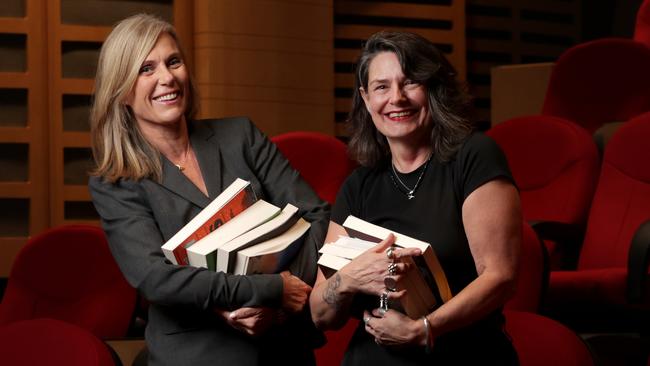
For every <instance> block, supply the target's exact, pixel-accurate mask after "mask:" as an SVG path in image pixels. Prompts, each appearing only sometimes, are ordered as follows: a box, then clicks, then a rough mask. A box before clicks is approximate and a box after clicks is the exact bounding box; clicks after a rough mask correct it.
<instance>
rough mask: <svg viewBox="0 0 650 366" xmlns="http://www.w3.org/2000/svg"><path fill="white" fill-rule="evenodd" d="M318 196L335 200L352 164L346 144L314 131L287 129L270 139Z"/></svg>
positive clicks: (330, 201)
mask: <svg viewBox="0 0 650 366" xmlns="http://www.w3.org/2000/svg"><path fill="white" fill-rule="evenodd" d="M271 141H273V142H274V143H275V145H276V146H277V147H278V149H279V150H280V151H281V152H282V154H283V155H284V156H285V157H286V158H287V160H289V163H290V164H291V166H293V167H294V169H296V170H297V171H298V172H300V175H301V176H302V177H303V179H304V180H305V181H306V182H307V183H308V184H309V185H310V186H311V187H312V188H313V189H314V191H316V193H317V194H318V196H319V197H320V198H321V199H323V200H325V201H327V202H329V203H334V201H335V200H336V194H337V193H338V191H339V188H340V187H341V184H342V183H343V181H344V180H345V178H347V177H348V175H349V174H350V173H351V172H352V170H353V169H354V167H355V164H354V163H353V162H352V161H351V160H350V159H349V158H348V155H347V148H346V146H345V144H344V143H343V142H341V141H339V140H338V139H336V138H335V137H333V136H329V135H325V134H322V133H317V132H306V131H297V132H288V133H285V134H282V135H278V136H275V137H273V138H271Z"/></svg>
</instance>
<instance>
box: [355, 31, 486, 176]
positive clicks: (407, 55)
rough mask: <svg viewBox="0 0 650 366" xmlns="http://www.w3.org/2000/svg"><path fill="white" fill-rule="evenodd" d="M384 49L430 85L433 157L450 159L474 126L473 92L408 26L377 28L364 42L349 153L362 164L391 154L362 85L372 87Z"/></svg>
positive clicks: (409, 73) (406, 71)
mask: <svg viewBox="0 0 650 366" xmlns="http://www.w3.org/2000/svg"><path fill="white" fill-rule="evenodd" d="M382 52H393V53H394V54H395V55H396V56H397V58H398V60H399V63H400V65H401V66H402V72H403V73H404V75H405V76H406V77H407V78H409V79H411V80H413V81H416V82H418V83H420V84H422V85H424V86H425V87H426V91H427V100H428V109H429V115H430V116H431V119H432V121H431V139H430V140H431V146H432V148H433V157H434V158H435V159H437V160H438V161H440V162H447V161H449V159H450V158H451V157H452V156H453V155H454V153H455V152H456V150H458V148H459V147H460V145H461V144H462V142H463V140H464V139H465V138H466V137H467V136H468V135H469V134H470V133H471V132H472V130H473V125H472V124H471V123H470V122H469V120H468V119H467V112H468V109H469V104H470V97H469V95H468V94H467V92H466V88H465V86H464V85H461V84H460V83H459V82H458V80H457V79H456V70H455V69H454V67H453V66H452V65H451V64H450V63H449V61H448V60H447V59H446V58H445V56H444V55H443V54H442V52H440V51H439V50H438V48H437V47H436V46H435V45H434V44H433V43H431V42H430V41H428V40H427V39H425V38H423V37H422V36H419V35H417V34H413V33H408V32H387V31H383V32H379V33H375V34H374V35H372V36H371V37H370V38H369V39H368V40H367V41H366V43H365V44H364V46H363V49H362V52H361V55H360V56H359V60H358V61H357V68H356V77H355V82H354V91H353V93H354V94H353V96H352V109H351V110H350V113H349V115H348V119H347V124H348V128H349V132H350V142H349V152H350V155H351V156H352V157H353V158H354V159H356V160H357V161H358V162H359V163H360V164H361V165H364V166H370V167H373V166H376V165H377V164H378V163H379V162H380V161H382V160H383V159H385V158H387V157H389V156H390V149H389V147H388V142H387V140H386V137H385V136H384V135H382V134H381V133H380V132H379V131H378V130H377V128H376V127H375V125H374V123H373V122H372V118H371V116H370V113H369V112H368V110H367V109H366V106H365V104H364V102H363V98H362V96H361V92H360V90H359V88H361V87H362V88H363V89H364V90H368V69H369V67H370V63H371V62H372V60H373V59H374V57H375V56H376V55H377V54H379V53H382Z"/></svg>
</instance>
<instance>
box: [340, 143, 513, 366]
mask: <svg viewBox="0 0 650 366" xmlns="http://www.w3.org/2000/svg"><path fill="white" fill-rule="evenodd" d="M425 169H426V170H425ZM423 171H424V173H423ZM395 174H397V177H399V180H398V179H396V177H395ZM421 174H423V175H422V178H421V181H420V182H419V184H418V187H417V189H416V190H415V192H414V197H413V198H412V199H408V197H407V194H406V192H407V189H406V188H405V187H404V186H403V185H402V182H403V183H404V184H405V185H406V186H407V187H408V188H409V189H412V188H413V186H414V185H415V184H416V182H417V181H418V179H419V178H420V175H421ZM497 178H504V179H507V180H510V181H513V179H512V175H511V173H510V170H509V168H508V163H507V161H506V158H505V156H504V155H503V153H502V151H501V150H500V149H499V147H498V146H497V145H496V143H495V142H494V141H493V140H492V139H490V138H489V137H487V136H485V135H483V134H480V133H475V134H472V135H471V136H470V137H468V139H467V140H466V141H465V143H464V144H463V146H462V147H461V148H460V149H459V151H458V152H457V153H456V155H455V157H454V158H452V160H450V161H449V162H447V163H440V162H438V161H437V160H436V159H435V158H433V159H431V160H430V161H429V163H428V166H427V163H425V164H423V165H422V166H421V167H420V168H418V169H416V170H415V171H413V172H411V173H409V174H400V173H396V171H395V172H394V171H393V169H392V166H391V162H390V160H387V161H385V162H384V163H382V164H380V165H379V166H378V167H376V168H359V169H357V170H356V171H354V172H353V173H352V175H351V176H350V177H349V178H348V179H347V180H346V182H345V183H344V184H343V187H342V188H341V190H340V192H339V195H338V197H337V200H336V203H335V204H334V207H333V210H332V211H333V212H332V218H331V220H332V221H334V222H336V223H338V224H341V225H342V224H343V222H344V221H345V219H346V218H347V216H348V215H354V216H357V217H359V218H361V219H363V220H366V221H368V222H371V223H373V224H376V225H380V226H382V227H385V228H387V229H390V230H395V231H396V232H399V233H402V234H405V235H408V236H411V237H413V238H416V239H420V240H423V241H425V242H428V243H430V244H431V245H432V247H433V249H434V251H435V253H436V255H437V256H438V259H439V260H440V263H441V265H442V267H443V269H444V271H445V274H446V275H447V279H448V280H449V284H450V287H451V290H452V294H453V295H455V294H457V293H458V292H460V291H461V290H462V289H463V288H465V287H466V286H467V285H468V284H469V283H470V282H472V281H473V280H474V279H476V277H477V276H478V274H477V273H476V268H475V264H474V260H473V257H472V255H471V252H470V248H469V244H468V241H467V236H466V235H465V230H464V228H463V221H462V205H463V202H464V201H465V199H466V198H467V196H468V195H469V194H470V193H472V192H473V191H474V190H475V189H476V188H478V187H479V186H481V185H483V184H485V183H486V182H489V181H491V180H494V179H497ZM400 180H401V182H400ZM363 303H366V304H370V305H371V307H375V308H376V307H377V303H378V301H377V299H376V298H375V299H372V301H370V302H367V301H363ZM366 308H367V307H366ZM479 323H480V325H478V324H476V325H474V326H473V328H474V329H476V328H481V332H482V331H483V330H485V331H490V330H492V331H499V332H500V329H501V326H502V316H501V314H500V311H499V312H497V313H496V314H493V315H491V316H489V317H488V318H486V319H485V320H484V321H481V322H479ZM361 326H362V324H361ZM358 330H360V331H361V332H357V334H356V336H355V338H358V337H362V338H367V339H366V340H365V341H367V340H368V339H370V338H371V337H370V336H369V335H368V334H367V333H365V330H363V328H362V327H361V328H360V329H358ZM355 341H356V343H359V342H360V341H361V340H360V339H355ZM355 341H353V344H352V345H351V347H350V349H349V350H348V353H349V354H348V356H347V360H346V361H348V362H347V363H346V364H356V363H355V362H351V360H352V359H355V357H353V356H354V353H355V347H354V344H355ZM370 341H372V339H370ZM438 343H440V342H438V341H437V342H436V345H437V344H438ZM372 345H374V342H370V344H369V345H368V347H369V349H367V350H366V351H364V353H366V352H373V351H372V350H380V349H381V348H380V347H378V346H376V345H375V346H372ZM411 353H412V352H411ZM466 353H467V352H466ZM378 355H381V357H378V359H377V362H379V363H384V362H388V360H389V359H390V363H391V364H393V362H395V360H393V359H391V358H390V357H389V358H386V357H384V356H385V355H383V352H382V353H378ZM364 357H367V355H364ZM366 362H367V361H366Z"/></svg>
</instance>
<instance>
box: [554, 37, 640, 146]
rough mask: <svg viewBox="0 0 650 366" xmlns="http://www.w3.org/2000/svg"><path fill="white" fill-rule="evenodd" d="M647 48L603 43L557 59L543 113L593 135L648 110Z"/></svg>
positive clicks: (593, 43) (622, 42) (630, 43)
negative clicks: (581, 127) (575, 125)
mask: <svg viewBox="0 0 650 366" xmlns="http://www.w3.org/2000/svg"><path fill="white" fill-rule="evenodd" d="M648 65H650V48H649V47H646V46H645V45H643V44H641V43H638V42H635V41H633V40H631V39H615V38H606V39H598V40H595V41H591V42H586V43H582V44H579V45H577V46H574V47H572V48H570V49H568V50H567V51H566V52H564V53H563V54H562V55H561V56H560V58H559V59H558V60H557V63H556V64H555V66H554V68H553V71H552V72H551V76H550V79H549V84H548V88H547V90H546V96H545V98H544V104H543V107H542V114H544V115H550V116H557V117H563V118H566V119H568V120H571V121H575V122H576V123H578V124H579V125H581V126H583V127H584V128H586V129H587V130H588V131H589V132H591V133H593V132H594V131H595V130H597V129H598V128H599V127H600V126H602V125H603V124H604V123H609V122H621V121H626V120H628V119H630V118H632V117H634V116H636V115H638V114H641V113H643V112H646V111H650V72H648Z"/></svg>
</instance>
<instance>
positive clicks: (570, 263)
mask: <svg viewBox="0 0 650 366" xmlns="http://www.w3.org/2000/svg"><path fill="white" fill-rule="evenodd" d="M528 223H529V224H530V226H531V227H532V228H533V230H535V232H536V233H537V235H538V236H539V237H540V238H541V239H542V240H549V241H553V242H555V243H556V244H557V246H558V249H559V250H560V251H561V252H562V264H561V266H562V269H575V268H576V266H577V263H578V257H579V255H580V249H581V248H582V242H583V240H584V236H585V226H584V225H579V224H569V223H565V222H559V221H529V222H528Z"/></svg>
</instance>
